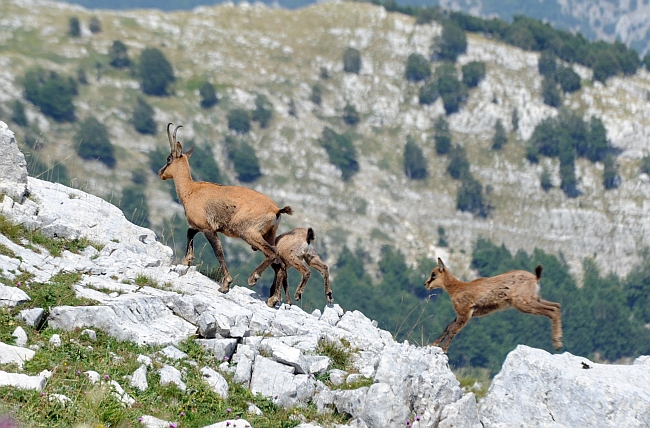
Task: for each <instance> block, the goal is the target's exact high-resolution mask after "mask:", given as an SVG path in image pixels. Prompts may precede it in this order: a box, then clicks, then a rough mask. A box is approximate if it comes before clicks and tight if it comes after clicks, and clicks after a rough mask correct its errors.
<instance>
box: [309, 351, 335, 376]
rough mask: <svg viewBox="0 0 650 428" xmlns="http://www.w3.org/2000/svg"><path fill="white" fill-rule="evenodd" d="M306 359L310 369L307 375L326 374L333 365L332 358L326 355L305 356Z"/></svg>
mask: <svg viewBox="0 0 650 428" xmlns="http://www.w3.org/2000/svg"><path fill="white" fill-rule="evenodd" d="M304 358H305V360H306V361H307V364H308V367H309V368H308V370H307V373H312V374H317V373H319V374H320V373H325V372H326V371H327V370H328V369H329V368H330V365H331V364H332V361H331V360H330V358H329V357H326V356H324V355H305V356H304Z"/></svg>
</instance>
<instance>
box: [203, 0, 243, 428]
mask: <svg viewBox="0 0 650 428" xmlns="http://www.w3.org/2000/svg"><path fill="white" fill-rule="evenodd" d="M240 4H241V3H240ZM203 428H252V425H251V423H250V422H248V421H247V420H246V419H228V420H225V421H222V422H217V423H216V424H212V425H207V426H204V427H203Z"/></svg>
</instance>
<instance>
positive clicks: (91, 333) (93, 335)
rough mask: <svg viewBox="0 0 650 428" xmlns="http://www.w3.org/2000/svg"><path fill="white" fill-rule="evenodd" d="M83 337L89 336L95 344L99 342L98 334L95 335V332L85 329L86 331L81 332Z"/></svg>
mask: <svg viewBox="0 0 650 428" xmlns="http://www.w3.org/2000/svg"><path fill="white" fill-rule="evenodd" d="M81 335H82V336H83V335H86V336H88V338H89V339H90V340H92V341H93V342H95V341H96V340H97V333H95V331H94V330H90V329H85V330H83V331H82V332H81Z"/></svg>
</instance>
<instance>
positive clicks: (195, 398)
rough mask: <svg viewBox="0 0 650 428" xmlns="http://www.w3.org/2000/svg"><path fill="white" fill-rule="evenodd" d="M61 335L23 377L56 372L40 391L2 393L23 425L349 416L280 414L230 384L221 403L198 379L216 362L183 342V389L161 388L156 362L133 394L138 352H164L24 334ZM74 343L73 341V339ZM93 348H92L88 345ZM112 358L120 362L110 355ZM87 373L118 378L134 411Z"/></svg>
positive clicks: (274, 423)
mask: <svg viewBox="0 0 650 428" xmlns="http://www.w3.org/2000/svg"><path fill="white" fill-rule="evenodd" d="M4 313H5V311H0V319H1V320H2V321H5V319H4V318H2V317H3V316H4ZM54 333H58V334H60V335H61V339H62V345H61V346H60V347H58V348H57V347H52V346H42V347H41V349H40V350H39V351H37V353H36V356H35V357H34V359H32V360H31V361H29V362H27V363H25V366H24V368H25V372H26V373H27V374H30V375H35V374H37V373H39V372H40V371H42V370H45V369H47V370H50V371H52V372H53V375H52V377H51V378H50V379H49V381H48V383H47V385H46V387H45V389H44V390H43V392H42V393H41V392H36V391H23V390H19V389H16V388H12V387H2V388H0V408H4V411H8V412H11V414H12V416H13V417H14V418H16V419H17V421H18V422H19V423H20V424H21V425H20V426H23V427H71V426H80V425H83V426H89V427H95V426H98V427H99V426H101V427H106V426H111V427H136V426H139V422H138V418H139V417H141V416H142V415H152V416H155V417H157V418H160V419H164V420H169V421H175V422H178V426H179V427H198V426H205V425H208V424H212V423H215V422H218V421H220V420H224V419H230V418H234V417H240V418H245V419H247V420H248V421H250V422H251V424H252V425H253V426H255V427H256V428H277V427H286V428H291V427H294V426H296V425H298V424H299V423H300V422H299V418H297V417H296V416H297V415H299V414H300V415H303V416H304V417H305V418H306V419H307V420H310V421H315V422H316V423H318V424H322V425H325V426H327V425H332V424H335V423H339V424H340V423H345V422H346V420H347V419H348V417H347V416H344V415H338V414H336V413H335V414H332V415H319V414H318V413H317V411H316V407H315V406H314V405H313V404H310V405H308V406H306V407H305V408H301V409H296V408H294V409H283V408H280V407H278V406H277V405H275V404H273V403H272V402H271V401H269V400H268V399H266V398H263V397H261V396H260V395H253V394H252V393H251V392H250V391H249V390H247V389H245V388H243V387H242V386H240V385H239V384H236V383H233V382H232V381H231V379H229V378H228V376H226V378H227V380H228V383H229V397H228V399H226V400H224V399H222V398H221V397H219V396H218V395H217V394H215V393H214V392H212V390H210V389H209V388H208V386H207V385H206V384H205V383H204V382H203V380H202V375H201V368H202V367H204V366H206V365H208V366H211V367H215V366H217V365H218V364H219V361H216V359H215V358H214V356H212V355H211V354H209V353H207V352H206V351H205V350H203V349H202V348H201V346H200V345H198V344H196V343H195V342H194V340H193V339H188V340H186V341H185V342H182V343H181V344H180V345H179V348H180V349H181V350H182V351H184V352H186V353H187V354H188V356H189V359H191V360H192V361H195V362H196V363H197V364H196V366H195V365H193V364H189V361H188V360H185V361H181V362H178V363H176V367H177V368H179V369H181V370H183V371H184V375H183V381H184V382H185V383H186V385H187V391H186V392H182V391H180V390H179V389H178V388H177V387H176V386H173V385H171V386H170V385H168V386H161V385H160V384H159V376H158V374H157V371H156V370H155V369H157V368H158V367H160V363H157V362H154V368H153V369H151V368H150V369H149V370H148V373H147V381H148V383H149V388H148V389H147V390H146V391H144V392H140V391H139V390H136V389H132V388H131V387H130V386H129V383H128V381H126V380H125V379H124V377H125V376H127V375H130V374H132V373H133V372H134V371H135V370H136V369H137V368H138V367H139V366H140V363H138V362H137V357H138V355H139V354H145V355H152V354H154V353H155V352H156V351H158V350H159V349H160V348H161V347H155V346H145V347H141V346H137V345H135V344H133V343H130V342H118V341H116V340H115V339H113V338H111V337H109V336H107V335H106V334H104V333H103V332H101V331H98V332H97V341H96V342H91V341H90V340H89V339H88V337H87V336H82V335H81V334H80V332H79V331H73V332H61V331H55V330H51V329H46V330H44V331H42V332H36V331H33V330H31V329H29V331H28V335H29V336H30V343H37V342H42V343H47V342H48V340H49V338H50V337H51V336H52V335H53V334H54ZM71 339H72V340H73V341H71ZM89 346H92V349H91V348H89ZM115 355H117V356H119V358H115ZM87 370H94V371H96V372H98V373H99V374H100V375H101V376H102V379H104V378H106V376H108V379H114V380H116V381H117V382H118V383H119V384H120V385H121V386H122V387H123V388H124V389H125V391H126V392H127V393H128V394H129V395H130V396H131V397H133V398H134V399H135V400H136V404H135V405H134V406H132V407H125V406H123V405H122V404H121V403H120V402H118V401H117V400H116V399H115V397H113V395H112V394H111V393H110V390H109V389H108V388H107V387H106V386H102V385H92V384H91V383H90V382H89V380H88V379H87V378H86V377H85V376H84V375H83V372H85V371H87ZM50 394H64V395H66V396H67V397H68V398H70V399H71V400H72V401H73V403H72V404H71V405H68V406H66V407H64V406H62V405H60V404H58V403H57V402H51V401H49V399H48V396H49V395H50ZM248 403H253V404H255V405H256V406H257V407H258V408H260V409H261V410H262V412H263V415H261V416H256V415H249V414H247V413H246V411H247V408H248Z"/></svg>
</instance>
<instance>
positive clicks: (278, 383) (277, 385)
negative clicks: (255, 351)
mask: <svg viewBox="0 0 650 428" xmlns="http://www.w3.org/2000/svg"><path fill="white" fill-rule="evenodd" d="M293 372H294V368H293V367H290V366H286V365H284V364H280V363H277V362H275V361H273V360H270V359H268V358H265V357H262V356H261V355H257V356H256V357H255V362H254V365H253V374H252V376H251V392H252V393H253V394H257V393H258V392H259V393H261V394H262V395H263V396H265V397H268V398H269V399H271V401H273V402H274V403H276V404H278V405H280V406H282V407H293V406H296V405H298V404H301V403H306V402H307V400H309V399H310V398H311V397H312V396H313V394H314V388H315V383H314V380H313V379H311V378H310V377H309V376H307V375H294V374H293Z"/></svg>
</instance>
